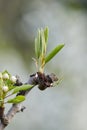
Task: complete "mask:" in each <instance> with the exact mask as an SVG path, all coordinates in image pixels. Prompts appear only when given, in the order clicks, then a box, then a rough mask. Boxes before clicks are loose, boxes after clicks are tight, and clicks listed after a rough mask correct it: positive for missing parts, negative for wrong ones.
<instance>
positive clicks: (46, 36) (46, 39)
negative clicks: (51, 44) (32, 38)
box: [44, 27, 49, 44]
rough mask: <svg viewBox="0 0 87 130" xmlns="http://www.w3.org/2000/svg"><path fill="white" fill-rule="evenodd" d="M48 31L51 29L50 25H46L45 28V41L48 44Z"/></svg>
mask: <svg viewBox="0 0 87 130" xmlns="http://www.w3.org/2000/svg"><path fill="white" fill-rule="evenodd" d="M48 33H49V29H48V27H46V28H45V29H44V37H45V42H46V44H47V42H48Z"/></svg>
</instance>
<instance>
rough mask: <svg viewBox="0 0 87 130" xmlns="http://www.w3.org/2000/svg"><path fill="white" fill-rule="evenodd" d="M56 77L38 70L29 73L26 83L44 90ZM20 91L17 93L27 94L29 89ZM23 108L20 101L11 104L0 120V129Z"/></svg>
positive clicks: (18, 83)
mask: <svg viewBox="0 0 87 130" xmlns="http://www.w3.org/2000/svg"><path fill="white" fill-rule="evenodd" d="M57 80H58V79H57V77H56V76H55V75H53V74H50V75H45V74H42V73H40V72H37V73H35V74H32V75H30V78H29V81H28V82H27V83H26V84H31V85H33V87H34V86H36V85H38V88H39V89H40V90H45V89H46V88H47V87H51V86H52V83H53V82H54V81H57ZM21 84H22V83H20V82H18V81H17V85H18V86H20V85H21ZM31 89H32V88H31ZM31 89H29V90H27V91H20V92H19V93H18V94H17V95H24V96H27V95H28V94H29V92H30V90H31ZM24 109H25V107H24V106H22V103H18V104H13V105H12V107H11V108H10V110H9V111H8V112H7V114H6V115H4V116H3V119H2V120H1V122H0V130H4V128H5V127H6V126H7V125H8V124H9V123H10V122H11V120H12V118H13V117H14V116H15V115H16V113H18V112H20V111H23V110H24Z"/></svg>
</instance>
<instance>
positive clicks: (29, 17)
mask: <svg viewBox="0 0 87 130" xmlns="http://www.w3.org/2000/svg"><path fill="white" fill-rule="evenodd" d="M45 26H48V27H49V29H50V33H49V44H48V51H50V50H51V49H53V48H54V47H55V46H56V45H58V43H65V47H64V48H63V49H62V51H61V52H60V53H59V54H58V55H57V56H56V57H55V58H54V59H53V61H51V62H50V63H48V65H47V67H46V73H51V72H54V73H55V74H56V75H58V77H63V81H62V83H61V84H59V87H56V88H51V89H47V90H46V91H43V92H41V91H40V90H39V89H38V88H34V89H33V90H32V91H31V93H30V94H29V95H28V97H27V101H25V102H24V104H25V106H26V107H27V108H26V110H25V111H24V112H23V113H19V114H17V115H16V116H15V118H14V119H13V120H12V122H11V124H10V125H9V126H8V127H7V128H6V130H15V129H17V130H87V73H86V71H87V1H86V0H0V71H3V70H5V69H7V70H8V71H9V72H10V73H11V74H13V75H16V74H17V75H19V76H20V78H21V80H22V81H23V82H26V81H27V80H28V78H29V75H30V74H32V73H34V72H36V69H35V65H34V62H33V60H32V57H34V38H35V36H36V33H37V29H38V28H41V27H45Z"/></svg>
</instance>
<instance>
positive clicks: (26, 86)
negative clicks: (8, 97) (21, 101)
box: [12, 84, 33, 94]
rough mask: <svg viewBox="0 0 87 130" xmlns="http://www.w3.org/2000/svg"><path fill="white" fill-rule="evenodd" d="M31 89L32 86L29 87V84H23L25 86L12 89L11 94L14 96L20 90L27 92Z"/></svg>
mask: <svg viewBox="0 0 87 130" xmlns="http://www.w3.org/2000/svg"><path fill="white" fill-rule="evenodd" d="M32 87H33V85H29V84H25V85H22V86H19V87H18V86H17V87H16V88H14V90H13V92H12V94H15V93H18V92H19V91H22V90H24V91H25V90H28V89H31V88H32Z"/></svg>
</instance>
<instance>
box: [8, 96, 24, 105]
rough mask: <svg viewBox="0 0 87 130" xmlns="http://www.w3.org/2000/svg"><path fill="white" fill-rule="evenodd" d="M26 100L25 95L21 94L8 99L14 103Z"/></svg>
mask: <svg viewBox="0 0 87 130" xmlns="http://www.w3.org/2000/svg"><path fill="white" fill-rule="evenodd" d="M24 100H25V96H22V95H19V96H17V97H15V98H13V99H9V100H8V101H7V103H14V104H16V103H20V102H23V101H24Z"/></svg>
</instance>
